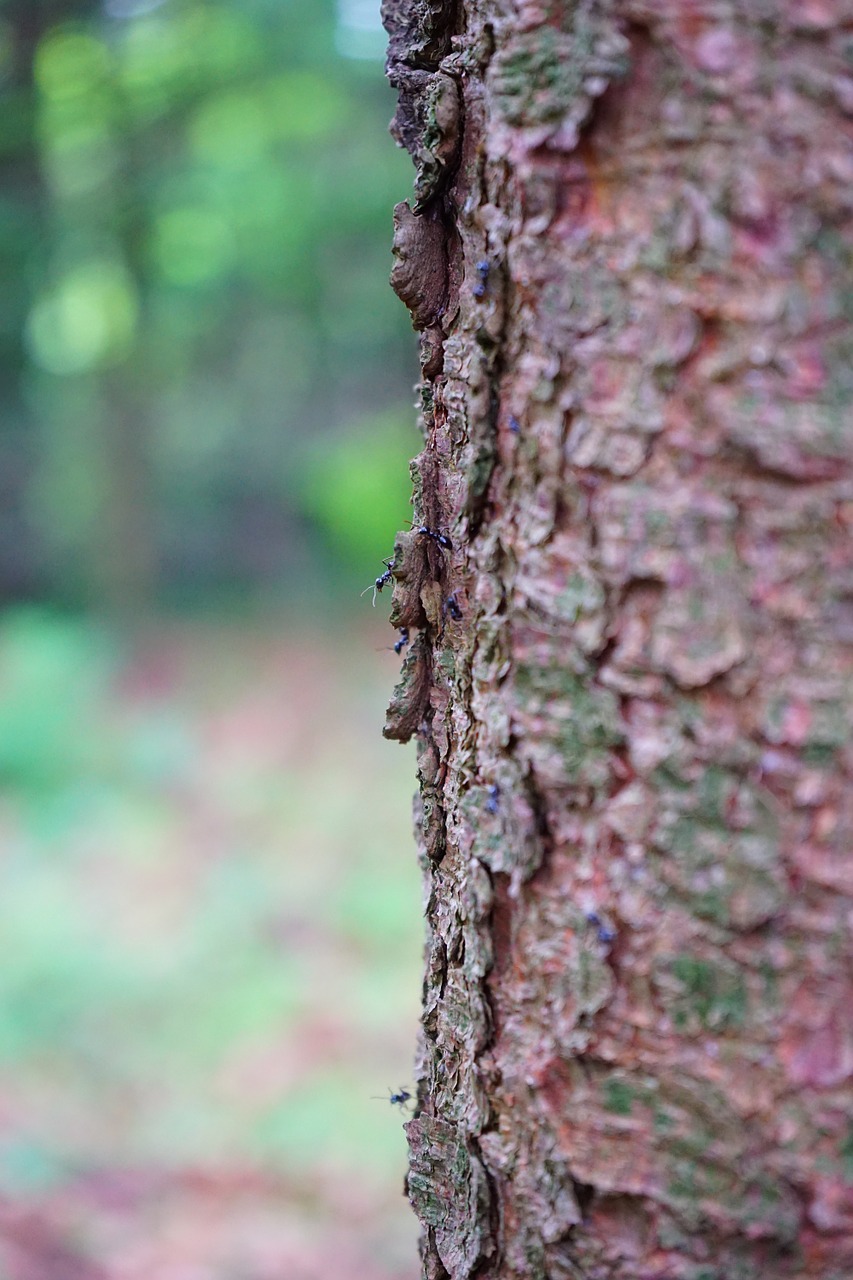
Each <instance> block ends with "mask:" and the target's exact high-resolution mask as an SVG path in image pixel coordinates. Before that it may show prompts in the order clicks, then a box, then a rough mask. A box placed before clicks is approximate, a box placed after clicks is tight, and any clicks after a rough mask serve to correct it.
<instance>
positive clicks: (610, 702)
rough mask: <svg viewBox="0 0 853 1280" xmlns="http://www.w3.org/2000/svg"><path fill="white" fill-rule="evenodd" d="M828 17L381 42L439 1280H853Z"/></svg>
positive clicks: (592, 22) (659, 15) (547, 11)
mask: <svg viewBox="0 0 853 1280" xmlns="http://www.w3.org/2000/svg"><path fill="white" fill-rule="evenodd" d="M842 10H843V0H751V2H749V0H741V2H740V3H736V2H735V0H693V2H691V3H687V2H686V0H633V2H631V0H612V2H608V0H577V2H575V3H573V2H571V0H562V2H560V0H550V2H549V0H514V2H510V0H467V2H465V3H460V4H457V3H454V2H453V0H385V4H384V14H383V16H384V20H385V23H386V27H387V29H388V31H389V34H390V52H389V74H390V78H391V81H392V83H393V84H394V85H395V87H396V88H397V89H398V91H399V106H398V110H397V115H396V118H395V124H394V131H395V134H396V136H397V137H398V139H399V140H400V141H401V142H402V143H403V144H404V145H405V146H407V147H408V149H409V150H410V152H411V153H412V156H413V159H414V161H415V165H416V170H417V176H416V179H415V196H414V199H413V200H412V202H411V208H410V207H409V206H408V205H404V206H398V208H397V210H396V211H395V242H394V254H395V258H396V262H395V267H394V272H393V276H392V282H393V284H394V285H395V287H396V289H397V291H398V293H399V294H400V296H401V297H402V298H403V299H404V301H405V302H406V303H407V305H408V306H409V307H410V309H411V311H412V317H413V323H414V325H415V328H416V329H418V330H419V331H420V332H421V355H422V370H423V380H422V383H421V388H420V394H421V401H422V421H423V430H424V440H425V445H424V449H423V452H422V453H421V454H420V456H419V457H418V458H417V459H416V461H415V462H414V463H413V466H412V471H413V477H414V486H415V497H414V503H415V514H416V517H417V519H416V524H415V526H414V528H413V529H412V530H411V531H410V532H406V533H403V534H401V535H399V537H398V540H397V544H396V547H395V553H394V558H393V561H392V562H391V569H390V573H391V576H392V577H393V579H394V592H393V606H392V622H393V623H394V625H395V626H397V627H400V628H404V629H405V630H406V631H407V632H409V633H410V634H411V636H412V637H413V639H412V643H411V645H410V648H409V650H408V656H407V658H406V660H405V662H404V666H403V673H402V678H401V683H400V685H399V686H398V688H397V689H396V690H395V694H394V697H393V700H392V703H391V707H390V708H389V713H388V722H387V724H386V729H385V732H386V734H387V736H389V737H394V738H400V739H403V740H405V739H407V738H409V737H410V736H416V737H417V742H418V765H419V780H420V802H419V816H418V819H417V827H418V838H419V846H420V850H421V857H422V861H423V866H424V873H425V877H426V892H425V901H426V904H427V905H426V914H427V922H428V948H427V968H426V978H425V986H424V1009H423V1033H422V1037H421V1047H420V1053H419V1062H418V1106H417V1111H416V1115H415V1118H414V1119H412V1120H411V1121H410V1123H409V1124H408V1125H407V1131H408V1138H409V1144H410V1154H411V1163H410V1171H409V1176H408V1192H409V1196H410V1199H411V1202H412V1204H413V1206H414V1208H415V1211H416V1212H417V1214H418V1216H419V1218H420V1220H421V1222H422V1224H423V1237H422V1239H423V1262H424V1275H425V1276H426V1277H429V1278H430V1280H441V1278H443V1277H446V1276H448V1275H449V1276H450V1277H452V1278H453V1280H461V1278H463V1277H468V1276H474V1275H476V1276H479V1277H489V1280H510V1278H512V1280H522V1278H523V1280H538V1278H540V1277H549V1278H552V1277H553V1278H554V1280H557V1278H562V1277H590V1278H595V1280H599V1278H601V1280H603V1278H604V1277H607V1278H608V1280H652V1278H655V1280H657V1278H659V1277H673V1278H678V1280H723V1278H724V1277H725V1278H726V1280H731V1278H733V1277H737V1278H738V1280H747V1278H748V1277H755V1278H756V1280H757V1278H758V1277H762V1278H765V1277H770V1276H772V1277H774V1280H779V1278H781V1277H791V1278H793V1277H798V1278H800V1277H818V1276H819V1277H821V1278H822V1280H842V1277H849V1276H850V1275H851V1274H853V1108H852V1107H851V1077H853V977H851V972H852V970H851V950H852V949H853V948H851V923H853V860H851V854H850V848H851V842H853V836H851V833H853V785H851V777H850V774H851V768H853V753H851V746H850V742H849V725H850V722H851V715H850V712H851V701H853V696H852V695H851V689H853V682H851V675H853V672H851V667H853V552H851V538H850V525H851V523H853V488H852V487H851V453H853V430H851V420H850V416H849V413H848V410H847V400H848V392H849V388H850V372H849V369H850V365H849V356H850V348H851V342H850V335H851V330H850V325H849V317H848V318H845V315H844V310H843V307H844V299H843V294H842V286H843V284H844V279H843V277H844V263H845V247H844V245H845V241H844V237H845V229H846V225H847V224H846V218H847V215H848V212H849V205H850V201H851V193H853V183H851V179H852V178H853V162H851V155H850V151H849V150H847V149H845V143H844V134H843V125H844V117H845V112H847V113H848V114H849V113H850V112H851V111H853V88H851V84H850V82H849V81H845V80H844V78H843V70H844V61H845V55H846V56H847V57H848V58H849V56H850V53H851V49H853V34H851V30H850V26H849V22H848V23H846V24H845V21H844V19H843V15H842ZM849 16H850V15H849V12H848V14H847V17H848V18H849ZM848 243H849V240H848ZM404 638H405V636H404V635H401V640H402V639H404Z"/></svg>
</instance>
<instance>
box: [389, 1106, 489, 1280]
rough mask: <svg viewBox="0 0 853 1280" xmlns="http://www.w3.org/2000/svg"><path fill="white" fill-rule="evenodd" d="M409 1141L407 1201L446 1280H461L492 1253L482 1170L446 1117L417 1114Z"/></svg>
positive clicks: (487, 1192)
mask: <svg viewBox="0 0 853 1280" xmlns="http://www.w3.org/2000/svg"><path fill="white" fill-rule="evenodd" d="M405 1129H406V1136H407V1138H408V1140H409V1160H410V1162H409V1176H408V1180H407V1187H408V1193H409V1200H410V1201H411V1204H412V1207H413V1209H414V1210H415V1213H416V1214H417V1215H418V1217H419V1219H420V1220H421V1222H422V1223H423V1224H424V1225H425V1226H426V1227H428V1228H429V1227H431V1228H432V1229H433V1231H434V1233H435V1246H436V1251H437V1253H438V1256H439V1258H440V1259H441V1261H442V1264H443V1265H444V1266H445V1267H446V1268H447V1272H448V1274H449V1275H450V1276H451V1280H467V1277H468V1276H470V1275H472V1273H473V1272H474V1271H475V1269H476V1268H477V1266H478V1265H479V1263H480V1262H481V1261H482V1260H483V1259H484V1258H488V1257H490V1256H491V1255H492V1253H493V1249H494V1245H493V1240H492V1234H491V1224H490V1218H489V1190H488V1180H487V1177H486V1171H485V1169H484V1168H483V1166H482V1164H481V1163H480V1161H479V1159H478V1158H477V1156H476V1155H475V1154H474V1153H473V1151H472V1150H471V1149H470V1147H469V1145H468V1143H467V1142H466V1140H465V1137H464V1134H462V1133H461V1132H460V1131H459V1130H458V1129H457V1128H456V1127H455V1126H454V1125H451V1124H448V1123H447V1121H446V1120H438V1119H434V1118H433V1117H431V1116H419V1117H418V1118H417V1119H415V1120H410V1121H409V1123H408V1124H407V1125H406V1126H405Z"/></svg>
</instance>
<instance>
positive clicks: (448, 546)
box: [410, 520, 453, 551]
mask: <svg viewBox="0 0 853 1280" xmlns="http://www.w3.org/2000/svg"><path fill="white" fill-rule="evenodd" d="M410 524H411V526H412V528H413V529H414V531H415V533H419V534H421V536H422V537H424V538H431V539H432V541H433V542H434V543H435V544H436V546H439V547H443V548H444V550H445V551H452V550H453V543H452V542H451V541H450V539H449V538H448V536H447V534H445V533H436V531H435V529H430V528H429V527H428V526H427V525H425V524H415V522H414V520H412V521H410Z"/></svg>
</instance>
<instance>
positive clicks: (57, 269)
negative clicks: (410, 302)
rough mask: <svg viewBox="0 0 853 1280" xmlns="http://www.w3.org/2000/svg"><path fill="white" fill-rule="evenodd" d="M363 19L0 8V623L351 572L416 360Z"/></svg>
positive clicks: (275, 591)
mask: <svg viewBox="0 0 853 1280" xmlns="http://www.w3.org/2000/svg"><path fill="white" fill-rule="evenodd" d="M370 8H371V14H366V13H365V6H362V5H360V4H359V3H358V0H341V4H340V5H339V6H338V8H337V9H336V8H335V6H334V4H333V3H332V0H287V2H286V3H282V0H205V2H202V0H105V3H104V4H102V5H97V4H95V3H92V2H91V0H90V2H89V3H82V2H80V0H42V2H38V0H6V3H5V4H3V5H1V6H0V92H2V97H3V102H2V120H3V124H2V132H0V165H2V191H3V194H2V197H0V261H1V262H2V269H3V273H4V278H5V290H4V298H3V306H2V309H0V360H1V361H2V373H1V374H0V383H2V385H0V396H2V425H0V470H1V471H2V510H3V514H2V530H0V533H2V538H0V542H1V543H2V550H0V594H2V597H3V598H5V599H6V600H10V599H25V598H33V597H36V598H47V599H52V600H57V601H59V602H62V603H64V604H71V605H75V606H87V607H95V608H98V609H107V610H112V611H119V612H127V611H131V612H135V613H138V612H140V611H145V610H147V609H150V608H151V607H157V606H160V607H162V606H170V605H175V604H181V605H186V604H192V603H198V602H201V601H206V600H208V599H210V598H211V597H214V596H215V597H216V598H217V599H218V600H220V601H221V600H222V599H223V598H225V599H228V600H229V601H230V602H232V603H233V602H235V601H240V602H243V603H249V604H250V603H251V602H252V601H253V600H254V599H255V598H257V597H261V596H262V597H263V598H264V599H265V600H272V601H273V602H274V601H275V599H276V598H277V597H283V596H285V595H286V594H288V593H290V592H292V591H293V590H294V585H295V584H298V589H299V591H300V592H301V593H302V598H303V599H304V598H305V595H306V593H307V594H308V595H309V596H310V594H311V592H312V589H313V588H312V585H311V584H317V585H318V587H319V590H320V591H322V592H323V593H327V592H328V591H329V590H330V589H332V588H334V587H335V586H337V585H340V584H342V583H344V582H346V584H347V589H350V590H351V588H352V586H353V583H354V582H355V583H358V584H360V583H361V582H362V581H364V582H367V581H369V580H370V579H371V578H372V577H373V576H374V573H375V570H374V567H373V566H374V562H375V561H377V560H378V558H379V557H380V556H381V555H383V554H385V553H386V551H387V549H388V547H389V545H390V541H391V534H392V531H393V529H394V528H395V527H396V526H397V525H398V524H399V521H400V516H401V511H400V508H401V506H403V507H404V506H405V503H406V502H407V499H408V488H407V482H406V468H405V459H406V458H407V457H408V456H409V455H410V454H411V452H412V440H411V439H410V438H409V436H410V432H411V426H410V425H409V423H410V420H411V415H410V413H409V410H408V403H407V402H408V399H409V390H408V385H407V384H408V381H409V376H408V373H407V371H408V370H410V369H411V368H412V367H413V362H412V361H411V358H410V343H411V338H410V334H409V333H408V331H407V324H406V321H405V318H404V317H403V316H402V315H401V310H400V308H399V305H398V304H397V302H396V300H395V299H394V298H393V296H392V295H391V293H390V291H389V290H388V288H387V286H386V283H385V281H386V277H387V266H388V239H389V210H390V209H391V208H392V206H393V204H394V203H395V200H396V199H398V198H400V196H401V195H402V194H404V193H405V190H406V188H407V187H408V183H409V177H408V173H407V171H406V170H407V165H406V162H405V161H404V159H403V158H402V156H400V155H398V154H397V153H396V152H395V149H394V148H393V146H392V145H391V144H390V142H389V140H388V139H387V135H386V133H385V124H386V121H387V119H388V116H389V115H390V94H389V91H388V90H387V88H386V87H385V85H384V83H383V81H382V72H381V60H382V51H383V42H382V38H381V33H379V32H378V31H376V30H374V29H372V27H371V21H372V22H373V24H374V26H375V25H376V16H375V15H372V7H370ZM356 441H357V443H356Z"/></svg>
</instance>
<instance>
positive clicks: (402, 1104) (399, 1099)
mask: <svg viewBox="0 0 853 1280" xmlns="http://www.w3.org/2000/svg"><path fill="white" fill-rule="evenodd" d="M371 1097H372V1100H373V1101H374V1102H385V1101H388V1102H390V1103H391V1106H392V1107H399V1108H400V1109H401V1110H402V1111H404V1110H405V1109H406V1104H407V1103H408V1102H410V1101H411V1097H412V1095H411V1094H410V1093H409V1091H408V1089H404V1088H402V1087H401V1088H400V1089H398V1090H397V1092H396V1093H394V1091H393V1090H392V1089H390V1088H389V1090H388V1097H387V1099H386V1098H385V1095H384V1094H381V1093H374V1094H372V1095H371Z"/></svg>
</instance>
